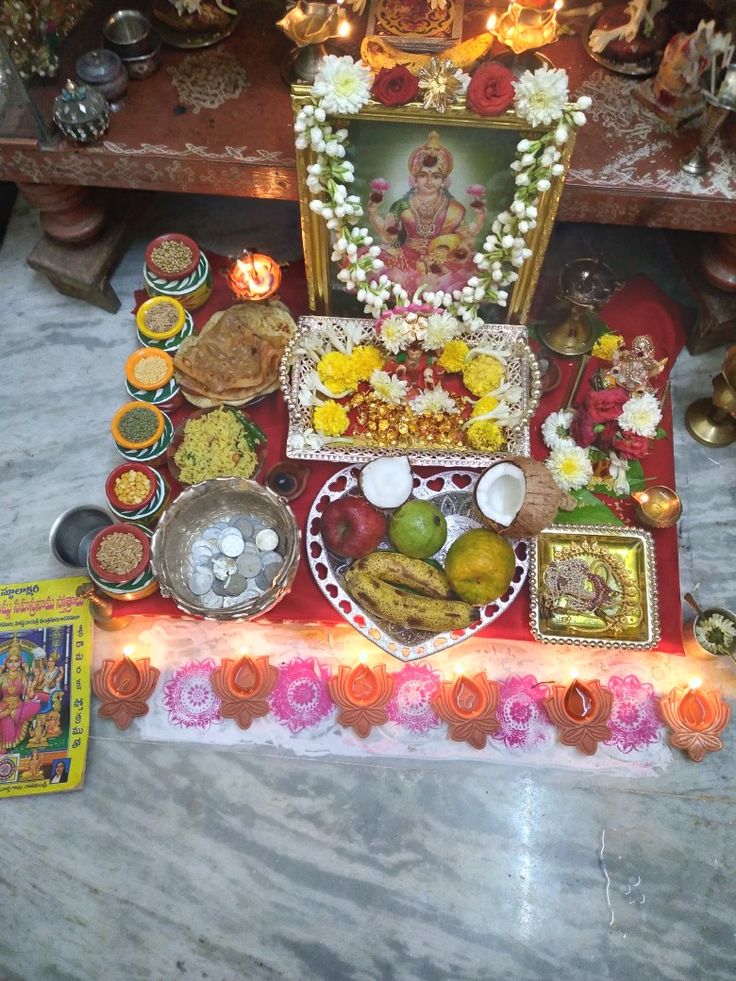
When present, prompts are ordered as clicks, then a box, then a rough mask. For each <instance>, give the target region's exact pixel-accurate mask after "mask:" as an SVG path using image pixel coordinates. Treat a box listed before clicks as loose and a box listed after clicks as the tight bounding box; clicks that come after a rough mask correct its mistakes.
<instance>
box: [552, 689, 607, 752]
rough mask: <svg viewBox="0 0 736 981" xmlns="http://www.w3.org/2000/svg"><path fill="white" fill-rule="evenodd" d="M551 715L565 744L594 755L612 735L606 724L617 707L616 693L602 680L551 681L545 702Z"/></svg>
mask: <svg viewBox="0 0 736 981" xmlns="http://www.w3.org/2000/svg"><path fill="white" fill-rule="evenodd" d="M544 707H545V708H546V709H547V713H548V715H549V717H550V718H551V719H552V721H553V722H554V724H555V725H556V726H557V729H558V730H559V733H560V741H561V742H562V743H564V745H565V746H576V747H577V748H578V749H579V750H580V752H581V753H585V754H586V756H592V755H593V754H594V753H595V751H596V750H597V749H598V743H602V742H605V740H606V739H610V737H611V730H610V728H609V727H608V726H607V725H606V723H607V722H608V719H609V718H610V715H611V709H612V708H613V695H612V694H611V692H610V691H609V689H608V688H604V687H603V685H601V683H600V682H599V681H578V679H577V678H576V679H575V681H573V682H572V684H570V685H567V686H565V685H550V689H549V694H548V695H547V698H546V699H545V702H544Z"/></svg>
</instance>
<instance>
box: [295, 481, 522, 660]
mask: <svg viewBox="0 0 736 981" xmlns="http://www.w3.org/2000/svg"><path fill="white" fill-rule="evenodd" d="M359 473H360V467H345V468H344V469H343V470H340V471H338V472H337V473H336V474H335V475H334V476H333V477H330V479H329V480H328V481H327V482H326V483H325V484H324V485H323V487H322V488H321V490H320V491H319V492H318V493H317V495H316V496H315V498H314V502H313V503H312V507H311V509H310V512H309V515H308V517H307V522H306V530H305V545H306V551H307V558H308V560H309V567H310V569H311V570H312V575H313V576H314V580H315V582H316V583H317V586H318V587H319V588H320V590H321V591H322V593H323V594H324V596H325V597H326V598H327V600H328V601H329V602H330V604H331V605H332V606H333V607H334V608H335V610H337V612H338V613H339V614H340V615H341V616H342V617H344V619H345V620H347V622H348V623H349V624H350V626H351V627H354V628H355V629H356V630H357V631H358V632H359V633H361V634H363V636H364V637H367V638H368V640H371V641H373V643H374V644H376V645H377V646H378V647H380V648H381V649H382V650H384V651H386V653H387V654H392V655H393V656H394V657H396V658H398V659H399V660H400V661H416V660H419V659H420V658H423V657H428V656H429V655H430V654H436V653H438V652H439V651H444V650H446V649H447V648H448V647H454V646H455V645H456V644H461V643H462V642H463V641H464V640H467V639H468V638H469V637H472V636H473V635H474V634H476V633H478V631H479V630H482V629H483V628H484V627H487V626H488V625H489V624H491V623H493V622H494V620H497V619H498V618H499V617H500V616H501V615H502V614H503V613H505V612H506V610H508V608H509V607H510V606H511V604H512V603H513V602H514V600H515V599H516V597H517V596H518V595H519V593H520V592H521V589H522V587H523V585H524V583H525V581H526V577H527V573H528V571H529V545H528V543H527V542H526V541H524V540H513V539H511V540H510V544H511V546H512V547H513V549H514V554H515V555H516V571H515V573H514V578H513V581H512V583H511V585H510V587H509V589H508V591H507V592H506V593H505V594H504V595H503V596H502V597H501V598H500V599H498V600H495V601H494V602H493V603H489V604H487V605H486V606H485V607H482V608H481V611H480V619H479V620H478V622H477V623H476V624H474V625H473V626H472V627H467V628H465V629H463V630H453V631H448V632H445V633H440V634H431V633H429V632H427V631H425V630H412V629H410V628H408V627H401V626H399V625H397V624H395V623H389V622H387V621H385V620H379V619H378V618H374V617H372V616H371V614H369V613H366V612H365V611H364V610H363V609H362V608H361V607H360V606H359V604H358V603H356V602H355V600H354V599H353V598H352V596H350V594H349V593H348V592H347V590H346V589H345V586H344V575H345V572H347V570H348V568H349V567H350V562H351V560H350V559H343V558H340V557H339V556H337V555H333V554H332V552H330V551H329V550H328V549H327V547H326V546H325V543H324V541H323V539H322V534H321V530H320V521H321V517H320V516H321V513H322V511H323V510H324V508H325V507H326V505H327V504H328V503H329V502H330V501H335V500H337V499H338V498H340V497H344V496H346V495H348V494H351V493H353V492H355V491H359V485H358V474H359ZM479 476H480V474H477V473H473V472H472V471H470V470H447V471H445V472H444V473H440V474H436V475H435V476H433V477H420V476H418V475H417V474H416V473H415V474H414V491H413V496H414V497H415V498H419V499H421V500H425V501H427V500H431V501H432V502H433V503H434V504H436V505H437V507H439V509H440V510H441V511H442V513H443V514H444V516H445V519H446V520H447V540H446V542H445V544H444V545H443V547H442V548H441V549H440V551H439V552H437V553H436V555H434V556H433V558H435V559H437V560H439V561H440V562H442V561H444V558H445V555H446V554H447V550H448V549H449V547H450V545H452V543H453V542H454V541H455V539H456V538H458V537H459V536H460V535H461V534H462V533H463V532H465V531H468V529H470V528H478V527H479V526H480V525H479V522H478V521H476V519H475V518H474V517H472V508H473V494H472V490H473V488H474V487H475V484H476V482H477V480H478V478H479ZM379 548H382V549H388V548H390V546H389V544H388V542H386V541H384V542H383V543H382V544H381V545H379Z"/></svg>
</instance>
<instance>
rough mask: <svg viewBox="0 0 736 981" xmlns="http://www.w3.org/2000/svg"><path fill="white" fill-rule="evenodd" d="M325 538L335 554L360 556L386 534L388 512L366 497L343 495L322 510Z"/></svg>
mask: <svg viewBox="0 0 736 981" xmlns="http://www.w3.org/2000/svg"><path fill="white" fill-rule="evenodd" d="M321 528H322V538H323V539H324V541H325V545H326V546H327V547H328V548H329V550H330V551H331V552H334V553H335V555H341V556H342V557H343V558H345V559H359V558H360V556H361V555H367V554H368V553H369V552H372V551H373V549H374V548H376V547H377V546H378V545H379V544H380V542H381V541H383V538H384V536H385V535H386V516H385V515H384V514H382V513H381V512H380V511H378V510H376V508H374V507H373V505H372V504H369V503H368V501H366V499H365V498H364V497H351V496H350V495H347V496H346V497H340V498H338V499H337V500H336V501H330V503H329V504H328V505H327V507H326V508H325V509H324V511H323V512H322V521H321Z"/></svg>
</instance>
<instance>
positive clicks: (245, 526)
mask: <svg viewBox="0 0 736 981" xmlns="http://www.w3.org/2000/svg"><path fill="white" fill-rule="evenodd" d="M232 524H233V527H234V528H237V529H238V531H239V532H240V534H241V535H242V536H243V538H252V537H253V523H252V522H251V520H250V518H235V519H234V520H233V523H232Z"/></svg>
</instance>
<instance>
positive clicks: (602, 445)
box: [595, 419, 617, 450]
mask: <svg viewBox="0 0 736 981" xmlns="http://www.w3.org/2000/svg"><path fill="white" fill-rule="evenodd" d="M598 426H599V427H600V426H602V427H603V428H602V429H600V428H599V429H598V431H597V432H596V434H595V445H596V446H597V447H598V449H599V450H612V449H613V440H614V437H615V436H616V432H617V425H616V420H615V419H609V420H608V422H599V423H598Z"/></svg>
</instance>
